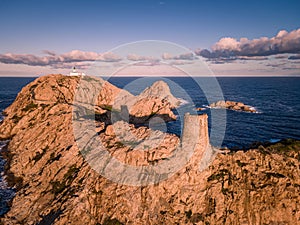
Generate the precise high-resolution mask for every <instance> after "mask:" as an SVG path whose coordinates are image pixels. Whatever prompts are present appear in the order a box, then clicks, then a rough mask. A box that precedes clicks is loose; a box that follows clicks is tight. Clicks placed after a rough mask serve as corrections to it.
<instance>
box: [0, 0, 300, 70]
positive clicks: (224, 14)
mask: <svg viewBox="0 0 300 225" xmlns="http://www.w3.org/2000/svg"><path fill="white" fill-rule="evenodd" d="M299 21H300V1H206V0H203V1H200V0H188V1H183V0H181V1H176V0H160V1H154V0H148V1H141V0H139V1H137V0H130V1H125V0H110V1H68V0H67V1H57V0H51V1H47V0H44V1H41V0H39V1H38V0H29V1H21V0H20V1H16V0H1V1H0V30H1V35H0V43H1V44H0V45H1V48H0V54H5V53H12V54H34V55H40V54H42V51H43V50H49V51H54V52H56V53H59V54H62V53H65V52H70V51H72V50H81V51H93V52H105V51H108V50H110V49H111V48H114V47H116V46H118V45H120V44H124V43H127V42H132V41H138V40H144V39H146V40H149V39H155V40H165V41H171V42H174V43H178V44H180V45H183V46H186V47H187V48H190V49H198V48H200V49H203V48H207V49H210V48H211V46H213V45H214V44H215V43H217V42H218V41H219V40H220V39H221V38H222V37H231V38H236V39H240V38H242V37H246V38H248V39H250V40H251V39H255V38H260V37H269V38H271V37H273V36H276V34H277V33H278V32H279V31H280V30H286V31H288V32H290V31H293V30H297V29H298V28H299V27H300V22H299ZM7 68H8V67H7V65H6V68H5V69H4V71H5V70H7ZM0 69H1V65H0Z"/></svg>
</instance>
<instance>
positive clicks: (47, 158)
mask: <svg viewBox="0 0 300 225" xmlns="http://www.w3.org/2000/svg"><path fill="white" fill-rule="evenodd" d="M78 82H79V78H78V77H64V76H61V75H51V76H45V77H41V78H39V79H37V80H35V81H34V82H32V83H31V84H29V85H27V86H26V87H24V88H23V89H22V91H21V92H20V93H19V94H18V96H17V98H16V100H15V102H14V103H13V104H12V105H11V106H10V107H9V108H7V109H6V110H5V115H6V117H5V119H4V121H3V122H2V124H1V125H0V138H1V139H10V142H9V145H8V152H6V154H5V155H6V159H7V160H8V165H9V166H8V167H7V170H6V174H7V175H8V180H9V181H10V184H14V185H15V187H16V188H17V192H16V196H15V197H14V199H13V200H12V202H11V208H10V210H9V211H8V213H6V214H5V215H4V216H3V218H1V222H2V223H3V224H14V225H15V224H57V225H58V224H103V225H104V224H106V225H107V224H203V225H207V224H245V225H246V224H251V225H252V224H253V225H254V224H297V223H299V221H300V210H299V201H300V197H299V196H300V195H299V193H300V169H299V168H300V167H299V166H300V163H299V160H300V147H299V146H300V142H299V141H285V142H282V143H277V144H275V145H270V146H265V147H263V146H260V147H259V148H258V149H253V150H249V151H247V152H243V151H237V152H229V153H219V154H218V155H217V156H216V157H215V158H214V160H213V162H212V163H211V164H210V166H209V167H208V168H206V169H204V170H199V163H200V162H201V160H202V157H203V153H204V151H206V150H207V148H209V143H208V130H207V117H206V115H203V116H200V117H198V116H194V115H190V116H189V115H187V117H186V118H185V122H186V124H185V128H184V130H185V135H184V136H183V137H182V140H180V139H179V138H178V137H177V136H175V135H172V134H166V133H163V132H160V131H153V130H151V129H149V128H147V127H143V126H141V127H135V126H134V125H133V124H129V123H128V122H126V121H124V120H118V121H116V122H115V123H114V124H110V122H111V121H109V112H111V109H112V108H113V107H111V106H113V105H114V104H113V103H112V101H113V99H114V96H116V95H117V94H118V93H117V94H115V93H116V92H119V93H120V92H121V91H120V90H119V89H117V88H116V87H114V86H112V85H111V84H108V83H105V86H104V87H106V89H103V90H102V92H101V95H99V96H97V102H98V103H97V104H95V105H94V108H95V109H96V112H98V113H97V114H96V118H87V119H88V120H93V121H94V123H95V134H97V138H98V139H99V140H101V143H103V145H104V147H105V148H106V149H107V150H108V151H109V154H110V155H113V156H114V157H115V158H116V159H118V160H119V161H120V162H124V163H126V164H129V165H132V166H148V165H159V164H161V163H164V162H166V161H167V162H168V160H170V159H172V158H170V156H171V157H172V155H173V154H176V149H178V146H179V147H180V146H181V147H182V148H183V149H185V148H190V146H192V147H193V148H194V149H193V150H194V152H192V154H190V155H183V156H182V157H186V158H187V159H188V161H187V163H186V164H185V165H184V166H183V167H182V168H181V169H180V170H179V171H178V172H176V173H175V174H173V175H172V176H170V177H168V179H162V180H161V182H159V183H156V184H152V185H144V186H134V185H133V186H131V185H126V184H120V183H115V182H112V181H110V180H109V179H107V178H105V177H103V176H101V175H100V174H99V173H97V172H96V171H95V170H93V169H92V168H91V166H90V164H89V163H88V162H87V161H88V159H86V158H84V157H83V156H84V154H85V153H83V152H80V150H79V148H78V146H77V144H76V142H75V137H74V132H73V129H74V127H73V125H72V121H73V120H74V117H75V118H76V119H78V121H79V122H80V121H83V122H84V121H85V120H84V118H83V117H82V116H84V115H81V111H80V110H79V111H78V114H76V112H73V116H72V107H73V104H74V102H73V99H74V96H75V94H74V93H75V89H76V86H77V85H78ZM90 82H91V83H92V84H93V85H94V84H95V83H96V82H99V80H98V81H90ZM94 82H95V83H94ZM100 82H102V81H101V80H100ZM101 84H103V83H101ZM86 85H87V84H86ZM82 90H83V89H82ZM79 91H80V90H79ZM105 93H107V96H106V94H105ZM81 94H84V92H82V93H81V92H80V93H79V94H78V95H79V96H82V95H81ZM129 96H131V95H130V93H126V94H125V95H123V97H124V98H123V99H126V98H128V97H129ZM154 98H155V96H154ZM80 99H81V98H78V99H77V100H80ZM75 102H76V101H75ZM76 103H79V101H78V102H76ZM160 104H162V105H163V103H161V102H160ZM121 105H124V104H123V103H122V104H121ZM169 106H172V104H171V103H170V104H169ZM97 110H98V111H97ZM101 110H103V111H101ZM147 110H148V109H147ZM164 110H167V109H164ZM128 111H129V112H128V113H132V112H130V107H129V110H128ZM86 112H89V111H88V110H86ZM100 112H101V113H100ZM149 112H150V111H149ZM156 112H160V111H156ZM150 114H151V113H150ZM85 116H86V115H85ZM138 116H139V115H137V117H138ZM191 124H194V125H196V126H192V125H191ZM124 127H125V128H124ZM195 135H198V136H199V138H196V136H195ZM82 137H84V131H83V136H82ZM158 137H159V138H160V139H159V140H161V141H159V142H157V139H158ZM141 140H142V141H143V142H141ZM147 143H148V144H149V145H147ZM180 143H182V145H180ZM86 150H88V149H86ZM141 179H142V178H141Z"/></svg>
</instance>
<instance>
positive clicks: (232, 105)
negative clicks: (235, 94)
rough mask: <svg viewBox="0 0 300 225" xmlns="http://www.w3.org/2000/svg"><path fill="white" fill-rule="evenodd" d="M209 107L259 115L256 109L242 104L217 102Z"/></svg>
mask: <svg viewBox="0 0 300 225" xmlns="http://www.w3.org/2000/svg"><path fill="white" fill-rule="evenodd" d="M209 107H210V108H221V109H230V110H234V111H240V112H250V113H257V111H256V109H255V108H254V107H252V106H249V105H245V104H244V103H242V102H234V101H217V102H214V103H211V104H210V105H209Z"/></svg>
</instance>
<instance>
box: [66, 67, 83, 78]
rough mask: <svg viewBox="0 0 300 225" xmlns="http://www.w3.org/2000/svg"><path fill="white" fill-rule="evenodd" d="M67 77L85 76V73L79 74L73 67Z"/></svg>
mask: <svg viewBox="0 0 300 225" xmlns="http://www.w3.org/2000/svg"><path fill="white" fill-rule="evenodd" d="M69 76H85V73H80V72H77V71H76V68H75V66H74V67H73V69H72V71H71V72H70V74H69Z"/></svg>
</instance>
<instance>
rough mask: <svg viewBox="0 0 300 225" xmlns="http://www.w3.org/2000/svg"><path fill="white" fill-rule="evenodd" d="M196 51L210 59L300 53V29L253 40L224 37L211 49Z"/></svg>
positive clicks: (283, 31)
mask: <svg viewBox="0 0 300 225" xmlns="http://www.w3.org/2000/svg"><path fill="white" fill-rule="evenodd" d="M195 53H196V54H197V55H200V56H202V57H205V58H209V59H217V58H224V59H230V58H231V59H240V58H241V57H248V59H256V58H255V57H265V56H270V55H277V54H286V53H290V54H299V53H300V29H297V30H293V31H291V32H287V31H286V30H281V31H279V32H278V34H277V35H276V36H274V37H271V38H268V37H261V38H258V39H253V40H249V39H248V38H241V39H239V40H237V39H235V38H231V37H224V38H221V39H220V40H219V41H218V42H217V43H215V44H214V45H213V46H212V48H211V50H207V49H202V50H196V51H195ZM250 57H254V58H250ZM292 59H293V58H292Z"/></svg>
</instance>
